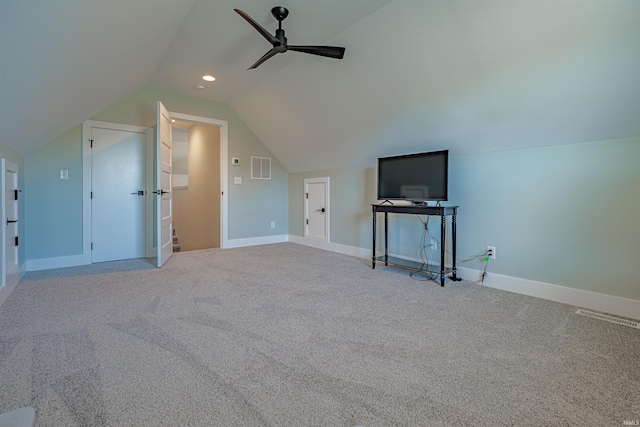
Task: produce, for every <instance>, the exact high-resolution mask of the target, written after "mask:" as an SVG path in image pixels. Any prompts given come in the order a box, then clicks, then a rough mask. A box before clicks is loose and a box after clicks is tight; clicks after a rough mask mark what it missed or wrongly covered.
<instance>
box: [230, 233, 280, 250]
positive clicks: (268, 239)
mask: <svg viewBox="0 0 640 427" xmlns="http://www.w3.org/2000/svg"><path fill="white" fill-rule="evenodd" d="M287 241H289V236H288V235H286V234H281V235H278V236H261V237H248V238H246V239H231V240H227V245H226V246H225V247H224V249H231V248H242V247H245V246H257V245H269V244H272V243H283V242H287Z"/></svg>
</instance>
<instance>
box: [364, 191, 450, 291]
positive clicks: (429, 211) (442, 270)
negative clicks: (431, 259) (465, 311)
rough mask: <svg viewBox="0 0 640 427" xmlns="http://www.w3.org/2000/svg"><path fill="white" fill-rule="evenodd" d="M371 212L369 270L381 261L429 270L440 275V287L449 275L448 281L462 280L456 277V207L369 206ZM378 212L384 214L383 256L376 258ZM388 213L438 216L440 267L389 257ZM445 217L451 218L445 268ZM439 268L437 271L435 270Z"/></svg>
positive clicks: (386, 263)
mask: <svg viewBox="0 0 640 427" xmlns="http://www.w3.org/2000/svg"><path fill="white" fill-rule="evenodd" d="M371 210H372V212H373V246H372V248H373V254H372V257H371V268H376V260H378V261H383V262H384V265H388V264H395V265H398V266H400V267H407V268H410V269H413V270H429V271H431V272H434V273H437V274H440V285H441V286H444V279H445V276H446V275H447V274H450V275H451V276H450V279H451V280H454V281H458V280H462V279H460V278H458V277H457V275H456V213H457V211H458V206H420V205H386V204H373V205H371ZM378 212H384V255H381V256H378V257H377V256H376V216H377V214H378ZM389 213H395V214H414V215H433V216H439V217H440V219H441V221H440V266H439V267H438V266H434V265H432V264H425V263H419V262H415V261H411V260H406V259H402V258H396V257H390V256H389V251H388V244H387V242H388V239H387V236H388V229H389ZM447 217H451V255H452V257H451V258H452V265H451V267H445V257H444V242H445V236H446V225H447ZM438 268H439V271H438V270H437V269H438Z"/></svg>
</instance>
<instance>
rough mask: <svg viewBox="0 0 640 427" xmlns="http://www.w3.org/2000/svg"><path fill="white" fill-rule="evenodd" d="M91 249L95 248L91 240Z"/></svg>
mask: <svg viewBox="0 0 640 427" xmlns="http://www.w3.org/2000/svg"><path fill="white" fill-rule="evenodd" d="M91 250H93V242H91Z"/></svg>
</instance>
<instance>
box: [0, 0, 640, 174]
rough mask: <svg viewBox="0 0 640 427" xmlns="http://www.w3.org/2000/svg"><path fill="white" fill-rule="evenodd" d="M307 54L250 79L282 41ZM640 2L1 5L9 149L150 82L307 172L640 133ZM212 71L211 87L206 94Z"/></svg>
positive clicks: (284, 59)
mask: <svg viewBox="0 0 640 427" xmlns="http://www.w3.org/2000/svg"><path fill="white" fill-rule="evenodd" d="M276 5H282V6H285V7H287V8H288V9H289V11H290V13H289V17H288V18H287V19H286V20H285V21H284V22H283V28H284V29H285V30H286V35H287V37H288V39H289V43H291V44H299V45H300V44H329V45H337V46H344V47H346V54H345V57H344V59H343V60H335V59H329V58H321V57H316V56H312V55H306V54H301V53H297V52H288V53H286V54H281V55H277V56H276V57H274V58H272V59H270V60H268V61H267V62H265V63H264V64H263V65H262V66H260V67H259V68H258V69H255V70H250V71H246V69H247V68H248V67H249V66H250V65H251V64H253V63H254V62H255V61H256V60H257V59H258V58H260V57H261V56H262V55H263V54H264V53H265V52H266V51H267V50H268V49H269V48H270V45H269V44H268V42H267V41H266V40H264V39H263V38H262V37H261V36H260V34H258V33H257V32H256V31H255V30H254V29H253V28H252V27H251V26H250V25H249V24H248V23H247V22H246V21H244V20H243V19H242V18H241V17H240V16H239V15H237V14H236V13H235V12H234V11H233V9H234V8H239V9H242V10H244V11H245V12H247V13H248V14H249V15H251V16H252V17H253V18H254V19H255V20H256V21H258V22H259V23H260V24H261V25H262V26H264V27H265V28H266V29H268V30H269V31H271V32H272V33H273V32H275V29H276V28H277V21H275V19H273V17H271V14H270V9H271V7H273V6H276ZM638 40H640V1H638V0H615V1H613V0H583V1H580V0H575V1H574V0H348V1H345V0H322V1H319V0H287V1H280V2H279V3H277V4H276V3H273V2H267V1H265V0H153V1H151V0H128V1H116V0H0V142H2V143H4V144H6V145H8V146H10V147H12V148H13V149H15V150H16V151H17V152H19V153H20V154H22V155H28V154H29V153H31V152H32V151H34V150H35V149H37V148H38V147H40V146H42V145H43V144H46V143H47V142H48V141H51V140H52V139H53V138H56V137H58V136H59V135H61V134H63V133H64V132H66V131H68V130H69V129H71V128H73V127H74V126H77V125H78V124H80V123H82V122H83V121H84V120H87V119H89V118H91V117H92V116H94V115H96V114H98V113H99V112H100V111H102V110H104V109H105V108H107V107H108V106H110V105H112V104H113V103H114V102H116V101H117V100H119V99H121V98H123V97H125V96H127V95H129V94H131V93H132V92H134V91H136V90H138V89H141V88H143V87H154V88H158V89H163V90H168V91H172V92H177V93H183V94H187V95H191V96H196V97H200V98H205V99H210V100H216V101H220V102H225V103H228V104H229V105H230V106H231V107H232V108H233V109H234V110H235V111H236V113H237V114H238V115H239V116H240V117H241V118H242V119H243V120H244V121H245V123H247V125H248V126H249V127H250V128H251V129H252V130H253V132H254V133H255V134H256V135H257V137H258V138H259V139H260V140H261V141H262V142H263V143H264V144H265V145H266V146H267V147H268V148H269V149H270V150H271V152H272V153H273V155H274V156H275V157H277V158H278V160H280V162H281V163H282V164H283V165H284V167H285V168H286V169H287V170H288V171H290V172H296V171H305V170H317V169H326V168H334V167H340V166H347V165H357V164H372V163H373V161H374V160H375V158H376V157H378V156H380V155H388V154H400V153H408V152H415V151H427V150H431V149H441V148H449V149H450V150H452V152H453V153H454V154H464V153H478V152H485V151H495V150H505V149H515V148H523V147H535V146H545V145H554V144H565V143H574V142H582V141H594V140H602V139H611V138H618V137H626V136H635V135H640V47H639V46H640V43H638ZM204 73H212V74H214V75H215V76H216V77H217V81H216V82H214V83H212V84H208V86H209V87H208V88H207V89H206V90H204V91H195V90H194V89H193V86H194V85H195V84H199V83H201V80H199V78H200V76H201V75H202V74H204Z"/></svg>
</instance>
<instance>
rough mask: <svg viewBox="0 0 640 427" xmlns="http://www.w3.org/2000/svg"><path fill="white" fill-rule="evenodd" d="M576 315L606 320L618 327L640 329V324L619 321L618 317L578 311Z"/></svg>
mask: <svg viewBox="0 0 640 427" xmlns="http://www.w3.org/2000/svg"><path fill="white" fill-rule="evenodd" d="M576 314H579V315H581V316H587V317H593V318H594V319H598V320H604V321H606V322H611V323H616V324H618V325H624V326H629V327H631V328H636V329H640V323H638V322H634V321H632V320H626V319H619V318H617V317H613V316H609V315H608V314H601V313H594V312H593V311H587V310H582V309H580V310H578V311H576Z"/></svg>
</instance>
